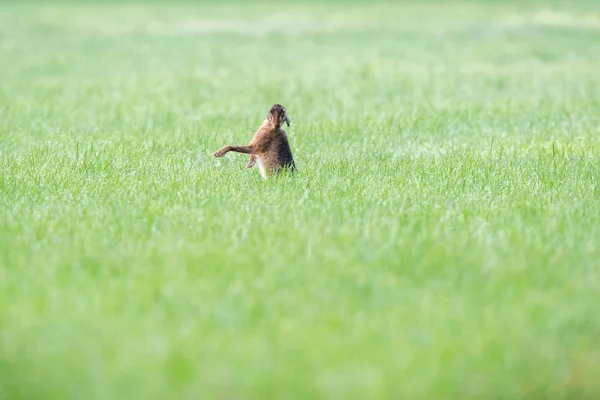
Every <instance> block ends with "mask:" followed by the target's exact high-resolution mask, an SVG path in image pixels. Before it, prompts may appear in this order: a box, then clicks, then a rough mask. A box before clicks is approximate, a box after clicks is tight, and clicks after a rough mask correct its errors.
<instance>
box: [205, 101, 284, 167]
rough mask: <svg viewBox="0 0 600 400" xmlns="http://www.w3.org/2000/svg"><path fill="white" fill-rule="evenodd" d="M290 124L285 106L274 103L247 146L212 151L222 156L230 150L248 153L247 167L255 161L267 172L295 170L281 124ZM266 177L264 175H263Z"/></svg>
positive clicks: (217, 155)
mask: <svg viewBox="0 0 600 400" xmlns="http://www.w3.org/2000/svg"><path fill="white" fill-rule="evenodd" d="M284 122H285V123H287V124H288V125H289V124H290V120H289V119H288V116H287V112H286V110H285V107H283V106H282V105H280V104H275V105H273V106H272V107H271V109H270V110H269V116H268V118H267V119H266V120H265V121H264V122H263V124H262V125H261V126H260V128H258V130H257V131H256V133H255V134H254V137H253V138H252V140H251V141H250V143H249V144H248V145H247V146H230V145H228V146H224V147H223V148H222V149H220V150H219V151H217V152H215V153H214V156H215V157H223V156H224V155H225V154H227V153H228V152H230V151H235V152H238V153H244V154H250V159H249V160H248V164H247V165H246V167H247V168H250V167H252V166H253V165H254V164H256V163H257V162H259V163H261V164H262V165H264V166H265V169H266V171H267V172H268V173H271V174H272V173H274V172H277V171H279V170H281V169H287V168H289V169H291V170H292V171H295V170H296V164H295V163H294V157H293V156H292V151H291V149H290V145H289V142H288V138H287V135H286V133H285V131H284V130H283V129H281V125H282V124H283V123H284ZM263 178H266V175H264V176H263Z"/></svg>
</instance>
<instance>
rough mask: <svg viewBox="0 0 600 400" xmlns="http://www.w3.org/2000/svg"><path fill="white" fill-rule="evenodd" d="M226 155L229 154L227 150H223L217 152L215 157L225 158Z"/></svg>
mask: <svg viewBox="0 0 600 400" xmlns="http://www.w3.org/2000/svg"><path fill="white" fill-rule="evenodd" d="M225 153H227V150H225V149H221V150H219V151H215V153H214V154H213V155H214V156H215V157H223V156H224V155H225Z"/></svg>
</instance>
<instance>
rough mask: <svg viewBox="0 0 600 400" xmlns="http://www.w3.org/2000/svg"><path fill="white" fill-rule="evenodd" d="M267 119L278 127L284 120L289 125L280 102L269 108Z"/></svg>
mask: <svg viewBox="0 0 600 400" xmlns="http://www.w3.org/2000/svg"><path fill="white" fill-rule="evenodd" d="M269 121H270V122H271V123H272V124H273V125H275V126H276V127H280V126H281V125H282V124H283V123H284V122H285V123H286V124H287V126H290V119H289V118H288V116H287V112H286V111H285V107H284V106H282V105H281V104H274V105H273V107H271V109H270V110H269Z"/></svg>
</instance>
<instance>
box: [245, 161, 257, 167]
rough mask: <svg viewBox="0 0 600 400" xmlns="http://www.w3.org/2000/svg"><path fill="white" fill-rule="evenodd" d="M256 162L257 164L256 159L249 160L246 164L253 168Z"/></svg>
mask: <svg viewBox="0 0 600 400" xmlns="http://www.w3.org/2000/svg"><path fill="white" fill-rule="evenodd" d="M254 164H256V161H255V160H252V161H248V164H246V168H252V167H254Z"/></svg>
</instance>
